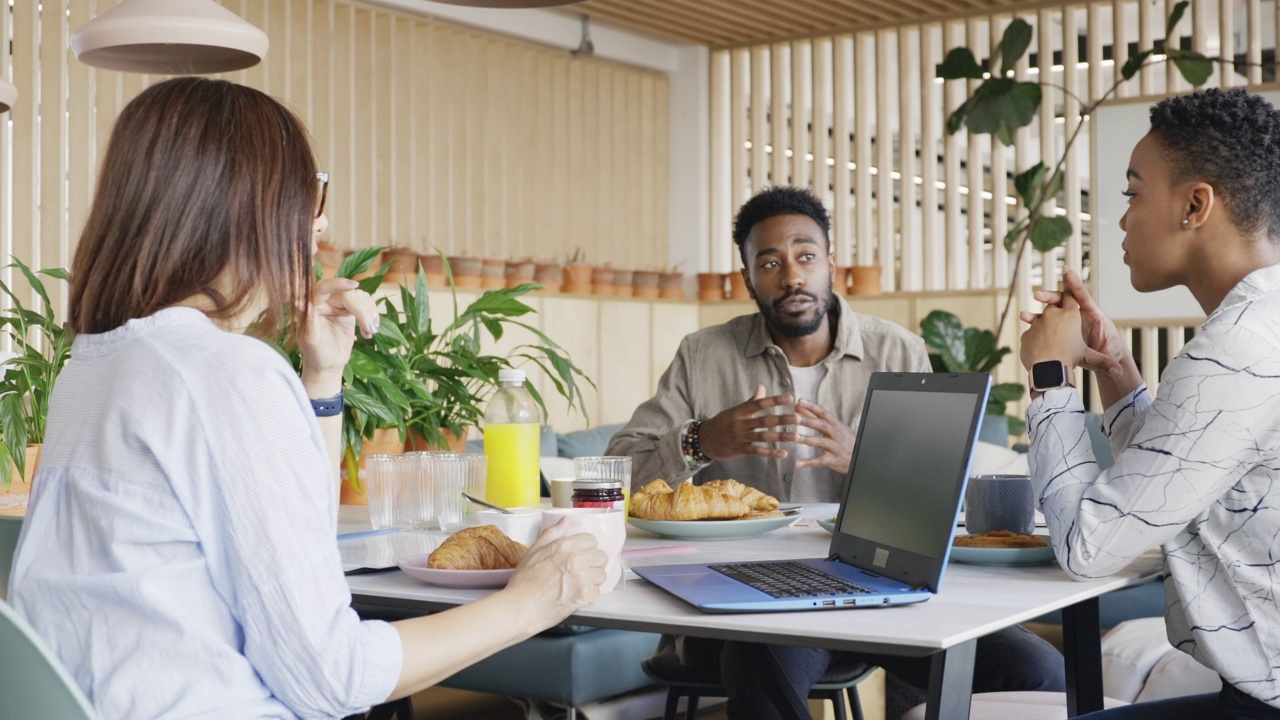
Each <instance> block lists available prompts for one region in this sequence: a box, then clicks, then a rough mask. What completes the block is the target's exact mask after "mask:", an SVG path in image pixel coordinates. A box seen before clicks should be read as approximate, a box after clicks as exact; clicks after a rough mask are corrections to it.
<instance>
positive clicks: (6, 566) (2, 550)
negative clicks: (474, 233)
mask: <svg viewBox="0 0 1280 720" xmlns="http://www.w3.org/2000/svg"><path fill="white" fill-rule="evenodd" d="M20 532H22V518H20V517H9V516H7V515H0V600H3V599H5V597H6V596H7V595H8V593H9V570H10V569H11V568H12V567H13V552H14V551H15V550H17V549H18V533H20Z"/></svg>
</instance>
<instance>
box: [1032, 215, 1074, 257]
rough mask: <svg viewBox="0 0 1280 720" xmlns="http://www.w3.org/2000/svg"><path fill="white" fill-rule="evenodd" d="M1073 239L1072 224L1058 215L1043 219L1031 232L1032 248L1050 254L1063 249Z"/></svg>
mask: <svg viewBox="0 0 1280 720" xmlns="http://www.w3.org/2000/svg"><path fill="white" fill-rule="evenodd" d="M1069 237H1071V222H1070V221H1068V220H1067V219H1066V218H1064V217H1058V216H1056V215H1053V216H1047V217H1041V218H1040V219H1039V221H1037V222H1036V226H1035V229H1033V230H1032V231H1031V247H1033V248H1035V249H1036V250H1039V251H1040V252H1049V251H1050V250H1054V249H1056V248H1060V247H1062V245H1063V244H1064V243H1066V242H1067V238H1069Z"/></svg>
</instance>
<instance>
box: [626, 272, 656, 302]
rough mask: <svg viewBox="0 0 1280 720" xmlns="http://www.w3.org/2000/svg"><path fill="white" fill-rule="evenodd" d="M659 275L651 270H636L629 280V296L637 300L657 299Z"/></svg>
mask: <svg viewBox="0 0 1280 720" xmlns="http://www.w3.org/2000/svg"><path fill="white" fill-rule="evenodd" d="M659 277H660V276H659V274H658V273H656V272H654V271H652V270H637V271H636V274H635V275H633V276H632V278H631V288H632V290H631V294H632V296H634V297H638V298H656V297H658V279H659Z"/></svg>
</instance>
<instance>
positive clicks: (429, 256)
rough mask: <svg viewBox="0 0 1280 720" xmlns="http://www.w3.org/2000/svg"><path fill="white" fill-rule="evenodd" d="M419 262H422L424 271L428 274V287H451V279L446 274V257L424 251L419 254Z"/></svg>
mask: <svg viewBox="0 0 1280 720" xmlns="http://www.w3.org/2000/svg"><path fill="white" fill-rule="evenodd" d="M418 262H420V263H421V264H422V271H423V272H424V273H426V275H427V277H426V281H427V287H430V288H447V287H449V279H448V278H447V277H445V274H444V258H442V257H440V255H438V254H437V253H433V252H430V253H422V254H421V255H419V256H418Z"/></svg>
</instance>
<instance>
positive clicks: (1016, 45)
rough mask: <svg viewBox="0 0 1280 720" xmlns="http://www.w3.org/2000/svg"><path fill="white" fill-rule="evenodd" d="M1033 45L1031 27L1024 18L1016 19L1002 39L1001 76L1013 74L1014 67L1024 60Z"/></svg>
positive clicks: (1006, 29) (1005, 31)
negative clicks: (1024, 54) (1023, 56)
mask: <svg viewBox="0 0 1280 720" xmlns="http://www.w3.org/2000/svg"><path fill="white" fill-rule="evenodd" d="M1030 45H1031V25H1030V24H1028V23H1027V21H1026V20H1023V19H1022V18H1014V20H1013V22H1011V23H1009V27H1007V28H1005V29H1004V36H1003V37H1001V38H1000V57H1001V58H1002V60H1001V62H1002V65H1001V67H1000V74H1001V75H1007V74H1009V73H1011V72H1013V66H1014V65H1016V64H1017V63H1018V60H1020V59H1022V54H1023V53H1025V52H1026V51H1027V48H1028V47H1029V46H1030Z"/></svg>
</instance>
